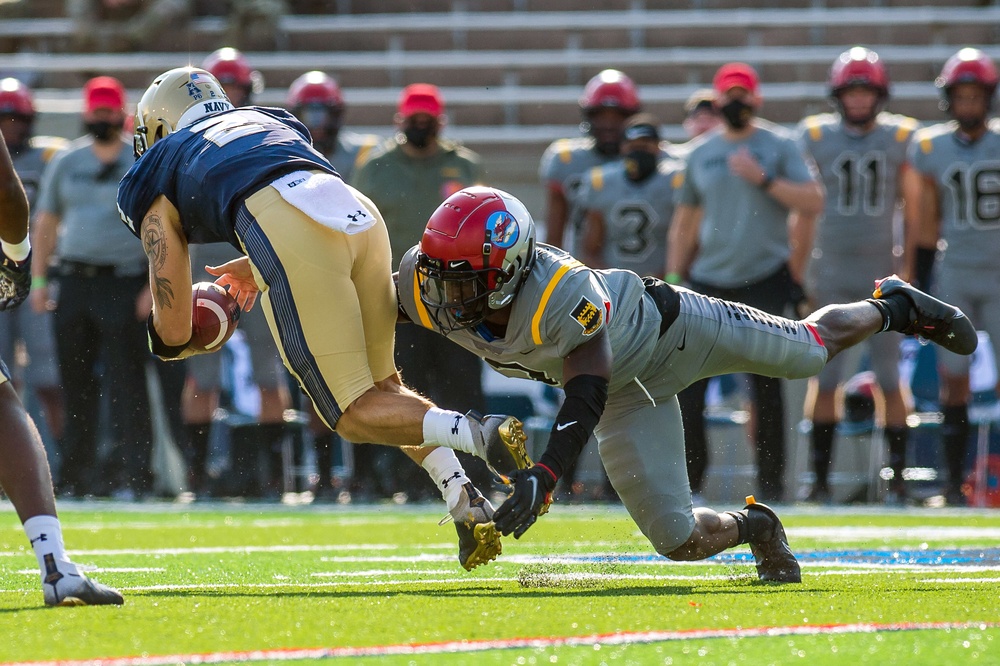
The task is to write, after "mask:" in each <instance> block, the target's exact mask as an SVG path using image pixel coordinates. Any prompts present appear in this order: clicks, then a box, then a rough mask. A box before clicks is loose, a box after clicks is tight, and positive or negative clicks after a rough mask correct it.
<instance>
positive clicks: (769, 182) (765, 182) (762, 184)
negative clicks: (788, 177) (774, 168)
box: [757, 173, 774, 192]
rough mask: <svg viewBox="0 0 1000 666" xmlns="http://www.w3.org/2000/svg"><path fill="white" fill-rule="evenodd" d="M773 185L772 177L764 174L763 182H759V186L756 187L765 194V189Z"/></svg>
mask: <svg viewBox="0 0 1000 666" xmlns="http://www.w3.org/2000/svg"><path fill="white" fill-rule="evenodd" d="M773 184H774V176H771V175H770V174H766V173H765V174H764V180H762V181H760V185H758V186H757V187H759V188H760V189H761V190H763V191H764V192H767V188H769V187H771V185H773Z"/></svg>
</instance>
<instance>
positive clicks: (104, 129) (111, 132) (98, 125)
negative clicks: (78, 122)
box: [84, 120, 125, 143]
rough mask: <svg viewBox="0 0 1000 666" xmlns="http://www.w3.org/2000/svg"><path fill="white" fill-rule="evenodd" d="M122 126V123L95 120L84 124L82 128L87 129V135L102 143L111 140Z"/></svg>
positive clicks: (123, 124)
mask: <svg viewBox="0 0 1000 666" xmlns="http://www.w3.org/2000/svg"><path fill="white" fill-rule="evenodd" d="M124 126H125V123H124V122H121V123H113V122H111V121H109V120H97V121H94V122H92V123H85V124H84V127H86V128H87V133H88V134H90V136H92V137H94V139H95V140H97V141H101V142H103V143H107V142H108V141H111V140H113V139H114V138H115V137H116V136H117V134H118V132H120V131H121V129H122V128H123V127H124Z"/></svg>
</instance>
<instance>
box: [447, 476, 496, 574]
mask: <svg viewBox="0 0 1000 666" xmlns="http://www.w3.org/2000/svg"><path fill="white" fill-rule="evenodd" d="M449 513H450V514H451V518H452V519H453V520H454V521H455V529H456V530H457V531H458V561H459V562H461V564H462V567H464V568H465V570H466V571H472V570H473V569H475V568H476V567H478V566H479V565H480V564H487V563H488V562H490V561H491V560H495V559H496V558H497V555H499V554H500V553H501V552H502V551H503V547H502V545H501V544H500V534H499V533H498V532H497V531H496V528H495V527H494V526H493V505H492V504H490V501H489V500H488V499H486V498H485V497H483V495H482V493H480V492H479V491H478V490H476V487H475V486H474V485H472V482H468V483H466V484H464V485H463V486H462V492H461V498H460V500H459V502H458V504H456V505H455V507H454V508H453V509H451V511H449Z"/></svg>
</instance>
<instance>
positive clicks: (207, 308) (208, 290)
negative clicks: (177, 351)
mask: <svg viewBox="0 0 1000 666" xmlns="http://www.w3.org/2000/svg"><path fill="white" fill-rule="evenodd" d="M239 322H240V305H239V303H237V302H236V299H235V298H233V297H232V296H230V295H229V292H228V291H226V290H225V289H224V288H222V287H220V286H219V285H217V284H215V283H214V282H197V283H195V284H194V285H193V286H192V288H191V346H192V347H194V348H196V349H200V350H202V351H214V350H216V349H218V348H219V347H221V346H222V345H224V344H225V343H226V340H228V339H229V338H231V337H233V333H234V332H235V331H236V327H237V325H239Z"/></svg>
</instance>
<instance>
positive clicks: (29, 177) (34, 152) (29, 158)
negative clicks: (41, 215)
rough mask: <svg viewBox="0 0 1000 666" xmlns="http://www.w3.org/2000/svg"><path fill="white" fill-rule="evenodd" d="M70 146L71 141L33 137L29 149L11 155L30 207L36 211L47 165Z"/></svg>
mask: <svg viewBox="0 0 1000 666" xmlns="http://www.w3.org/2000/svg"><path fill="white" fill-rule="evenodd" d="M68 146H69V141H67V140H66V139H60V138H58V137H54V136H36V137H32V138H31V141H30V142H29V144H28V147H27V148H26V149H24V150H22V151H21V152H19V153H18V154H17V155H11V160H12V161H13V163H14V170H15V171H17V175H18V177H19V178H20V179H21V183H22V184H23V185H24V192H25V194H27V195H28V206H29V207H30V208H31V209H32V210H34V208H35V198H36V197H37V196H38V188H39V187H40V186H41V184H42V173H43V172H44V171H45V167H46V165H48V163H49V162H51V161H52V158H54V157H55V156H56V154H57V153H59V152H60V151H63V150H65V149H66V148H67V147H68Z"/></svg>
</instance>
